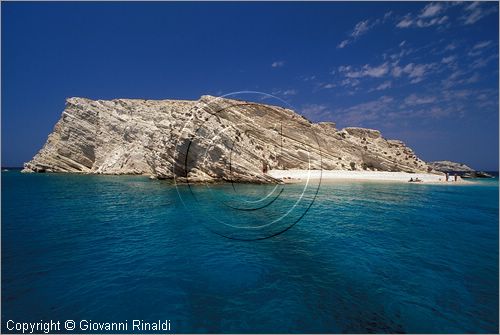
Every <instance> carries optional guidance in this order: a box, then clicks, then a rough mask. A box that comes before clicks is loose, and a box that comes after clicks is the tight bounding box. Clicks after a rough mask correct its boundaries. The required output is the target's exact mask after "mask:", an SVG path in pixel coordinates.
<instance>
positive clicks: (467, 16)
mask: <svg viewBox="0 0 500 335" xmlns="http://www.w3.org/2000/svg"><path fill="white" fill-rule="evenodd" d="M496 11H497V8H496V6H495V5H490V4H487V3H482V2H480V1H475V2H473V3H471V4H470V5H467V6H466V7H465V8H464V12H465V13H464V15H463V16H462V17H461V18H460V19H461V20H462V21H463V23H464V24H465V25H470V24H474V23H476V22H477V21H479V20H481V19H482V18H484V17H485V16H487V15H490V14H492V13H495V12H496Z"/></svg>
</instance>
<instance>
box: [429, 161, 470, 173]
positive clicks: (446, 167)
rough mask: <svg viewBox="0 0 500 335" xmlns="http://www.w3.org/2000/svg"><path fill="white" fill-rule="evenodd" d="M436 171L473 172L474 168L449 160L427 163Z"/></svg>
mask: <svg viewBox="0 0 500 335" xmlns="http://www.w3.org/2000/svg"><path fill="white" fill-rule="evenodd" d="M427 164H428V165H429V166H430V167H432V168H433V169H434V170H436V171H441V172H474V169H472V168H471V167H469V166H467V165H465V164H463V163H456V162H451V161H436V162H429V163H427Z"/></svg>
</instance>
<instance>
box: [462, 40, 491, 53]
mask: <svg viewBox="0 0 500 335" xmlns="http://www.w3.org/2000/svg"><path fill="white" fill-rule="evenodd" d="M491 43H492V42H491V41H482V42H479V43H476V44H475V45H474V46H473V47H472V50H471V51H469V52H468V53H467V55H469V56H471V57H476V56H480V55H482V54H483V51H484V49H485V48H487V47H488V46H489V45H490V44H491Z"/></svg>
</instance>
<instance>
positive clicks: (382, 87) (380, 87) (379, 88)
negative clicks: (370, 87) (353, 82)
mask: <svg viewBox="0 0 500 335" xmlns="http://www.w3.org/2000/svg"><path fill="white" fill-rule="evenodd" d="M391 87H392V83H391V82H390V81H389V80H388V81H384V82H383V83H382V84H380V85H378V86H377V87H376V88H375V91H382V90H386V89H388V88H391Z"/></svg>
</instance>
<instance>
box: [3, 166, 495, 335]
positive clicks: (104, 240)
mask: <svg viewBox="0 0 500 335" xmlns="http://www.w3.org/2000/svg"><path fill="white" fill-rule="evenodd" d="M315 187H316V185H311V187H310V189H309V190H308V192H306V194H304V197H303V199H302V200H303V201H301V202H300V203H299V204H297V205H296V206H295V204H296V201H295V199H297V197H300V196H301V195H302V193H303V192H302V191H301V190H302V185H285V186H284V187H283V188H279V189H273V186H263V185H230V184H222V185H211V186H210V187H206V186H191V187H187V186H181V187H175V185H173V184H172V183H169V182H166V181H157V180H149V179H148V178H146V177H140V176H137V177H132V176H77V175H64V174H21V173H20V172H19V171H16V170H11V171H9V172H2V191H1V194H2V214H1V217H2V250H1V251H2V269H1V270H2V273H1V275H2V306H1V307H2V309H1V316H2V332H3V333H6V332H7V333H8V332H9V330H8V329H7V327H6V323H7V321H8V320H14V321H15V322H28V321H34V322H36V321H40V320H44V321H46V320H55V321H58V320H59V321H61V322H63V321H65V320H69V319H71V320H75V321H76V322H77V323H78V322H79V321H80V320H92V321H93V322H124V321H125V320H128V322H130V321H131V320H133V319H139V320H144V321H150V322H155V321H157V320H170V322H171V332H172V333H207V332H208V333H212V332H224V333H318V332H320V333H325V332H326V333H372V332H377V333H402V332H411V333H498V330H499V329H498V322H499V319H498V314H499V308H498V299H499V296H498V294H499V293H498V292H499V286H498V281H499V278H498V270H499V269H498V264H499V258H498V257H499V250H498V245H499V240H498V236H499V231H498V229H499V222H498V217H499V216H498V215H499V212H498V210H499V208H498V204H499V197H498V195H499V189H498V179H493V180H481V181H479V182H478V183H477V184H474V185H464V186H457V185H453V186H452V185H450V186H448V185H425V184H423V185H415V184H405V183H387V182H386V183H377V182H338V183H328V184H326V183H325V184H323V185H321V187H319V189H316V188H315ZM266 194H267V195H266ZM266 197H267V198H266ZM238 206H240V207H238ZM294 206H295V207H294ZM235 208H236V209H235ZM288 211H290V213H289V215H287V216H286V217H285V218H284V219H282V220H281V219H279V218H280V217H281V216H282V215H281V214H283V213H286V212H288ZM235 213H236V214H235ZM276 218H278V219H276ZM273 221H276V222H274V223H272V222H273ZM255 223H258V224H259V225H261V226H265V225H266V224H267V223H269V224H270V225H269V226H265V227H260V228H258V229H257V228H256V227H254V226H252V225H253V224H255ZM271 223H272V224H271ZM222 235H224V236H228V237H230V238H231V239H230V238H226V237H223V236H222ZM269 235H276V236H274V237H270V238H264V237H268V236H269ZM234 238H236V239H234ZM245 238H248V239H254V238H264V239H259V240H253V241H241V240H239V239H245ZM75 331H78V328H77V329H76V330H75ZM62 332H64V331H62ZM82 332H83V331H82ZM87 332H88V331H87ZM99 332H100V331H94V333H99ZM128 332H131V330H130V328H129V331H128Z"/></svg>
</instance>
